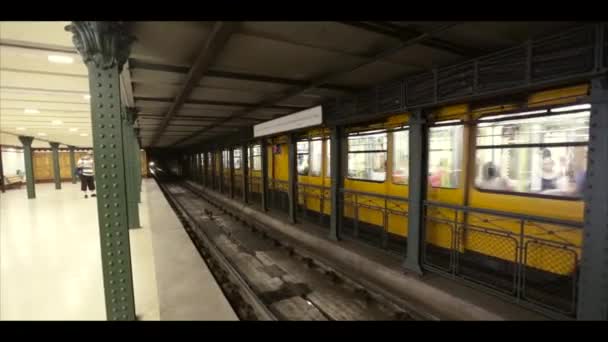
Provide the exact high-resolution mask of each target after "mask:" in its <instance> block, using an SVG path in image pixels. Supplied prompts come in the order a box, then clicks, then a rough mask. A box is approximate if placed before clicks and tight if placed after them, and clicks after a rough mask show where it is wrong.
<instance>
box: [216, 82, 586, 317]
mask: <svg viewBox="0 0 608 342" xmlns="http://www.w3.org/2000/svg"><path fill="white" fill-rule="evenodd" d="M588 95H589V85H588V84H581V85H575V86H570V87H565V88H560V89H552V90H545V91H541V92H537V93H534V94H531V95H529V96H527V98H526V99H525V100H523V101H522V100H521V99H519V100H518V101H513V102H505V103H496V102H495V103H492V104H491V105H482V106H480V105H478V104H460V105H451V106H446V107H442V108H438V109H436V110H434V111H431V112H428V113H427V116H426V117H427V120H428V125H429V129H428V136H427V137H426V141H427V146H426V148H427V149H428V154H427V156H428V160H427V161H426V164H427V169H428V177H427V179H426V183H427V187H426V193H425V206H424V227H423V232H424V234H423V235H424V244H423V248H422V259H423V264H424V266H425V267H427V268H429V269H434V270H439V271H442V272H445V273H450V274H453V275H459V276H462V277H465V278H470V279H473V280H475V281H476V282H478V283H482V284H484V285H488V286H490V287H492V288H494V289H496V290H498V291H500V292H503V293H504V292H506V293H508V294H510V295H516V296H517V297H519V298H526V299H528V300H530V301H538V302H542V303H543V304H546V305H548V306H550V307H552V308H556V307H557V308H558V309H559V310H561V311H564V312H573V310H574V307H573V305H574V303H575V300H574V296H575V294H576V289H575V287H576V277H577V269H578V261H579V259H580V252H581V244H582V229H581V226H582V221H583V201H582V189H583V188H584V185H585V174H586V164H587V143H588V139H589V136H588V129H589V116H590V104H588V103H587V101H588ZM409 118H410V114H409V113H401V114H395V115H392V116H389V117H387V118H386V119H385V120H382V121H378V122H371V123H367V124H360V125H356V126H350V127H346V129H345V132H346V137H344V139H345V143H344V149H343V151H342V156H343V160H344V163H343V164H344V169H345V170H344V173H345V174H344V187H343V189H341V205H342V206H343V210H342V211H343V218H344V222H343V225H342V227H341V231H342V234H350V235H352V236H355V237H357V238H361V239H363V240H365V241H368V242H373V243H375V244H377V245H379V246H381V247H383V248H386V249H388V250H391V251H395V252H398V253H400V254H405V253H406V246H407V243H406V239H407V235H408V191H409V189H408V181H409V147H408V145H409V137H408V135H409V131H408V121H409ZM329 134H330V131H329V129H327V128H324V127H318V128H315V129H310V130H308V131H307V132H304V133H302V134H300V135H299V136H298V141H297V173H298V179H297V184H298V185H297V191H298V207H299V215H300V216H301V217H303V218H312V219H314V220H315V221H316V222H319V223H320V224H322V225H325V226H327V225H329V215H330V213H331V203H330V198H329V188H330V184H331V178H330V175H331V172H332V171H333V170H331V168H330V153H329V150H330V140H329ZM267 146H268V147H267V148H268V151H267V156H268V161H267V163H268V183H269V193H270V195H269V197H270V198H269V199H270V204H271V208H272V209H279V210H285V211H286V210H287V203H288V202H287V191H288V186H287V180H288V149H289V145H288V140H287V136H275V137H271V138H268V140H267ZM248 149H249V150H248V157H249V160H248V167H249V175H250V178H249V188H248V189H246V190H247V191H249V193H250V198H252V199H253V200H254V202H255V201H256V200H258V199H259V197H256V196H259V194H260V192H261V185H260V184H261V150H260V145H259V144H253V145H251V146H248ZM220 153H223V154H224V155H223V156H224V158H223V160H224V165H223V179H224V184H225V187H224V188H225V189H228V187H229V183H230V182H229V172H230V171H229V163H228V157H229V152H228V150H226V151H217V152H216V153H215V161H216V162H215V168H216V171H215V172H216V175H217V174H219V172H220V164H219V154H220ZM233 153H234V160H235V161H234V163H235V165H234V166H235V170H234V174H235V193H236V194H237V196H238V195H240V194H241V191H243V189H242V186H241V184H242V160H241V152H240V147H237V148H235V149H234V150H233ZM209 165H211V163H210V164H209ZM209 171H210V170H209ZM547 293H549V296H547Z"/></svg>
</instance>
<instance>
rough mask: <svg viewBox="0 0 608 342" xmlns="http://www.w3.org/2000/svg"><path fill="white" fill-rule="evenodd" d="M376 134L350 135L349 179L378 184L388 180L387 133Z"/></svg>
mask: <svg viewBox="0 0 608 342" xmlns="http://www.w3.org/2000/svg"><path fill="white" fill-rule="evenodd" d="M375 132H377V131H375ZM375 132H374V134H351V135H349V137H348V177H349V178H353V179H360V180H370V181H378V182H383V181H384V180H385V179H386V154H387V152H386V141H387V134H386V132H383V133H375Z"/></svg>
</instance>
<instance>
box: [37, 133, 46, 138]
mask: <svg viewBox="0 0 608 342" xmlns="http://www.w3.org/2000/svg"><path fill="white" fill-rule="evenodd" d="M38 135H39V136H41V137H44V136H46V133H38Z"/></svg>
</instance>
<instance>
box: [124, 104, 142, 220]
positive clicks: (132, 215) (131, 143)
mask: <svg viewBox="0 0 608 342" xmlns="http://www.w3.org/2000/svg"><path fill="white" fill-rule="evenodd" d="M122 115H123V116H122V132H123V149H124V155H125V171H126V186H127V208H128V209H127V211H128V222H129V228H140V227H141V225H140V222H139V198H138V197H139V196H138V195H139V190H138V186H137V181H138V178H137V172H138V170H137V162H136V158H137V152H138V151H136V145H135V142H136V137H135V132H134V130H133V123H134V122H135V115H136V110H135V108H124V110H123V113H122Z"/></svg>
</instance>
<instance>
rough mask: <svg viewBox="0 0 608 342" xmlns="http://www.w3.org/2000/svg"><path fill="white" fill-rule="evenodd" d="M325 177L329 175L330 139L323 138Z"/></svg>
mask: <svg viewBox="0 0 608 342" xmlns="http://www.w3.org/2000/svg"><path fill="white" fill-rule="evenodd" d="M325 163H326V164H325V177H330V176H331V140H329V139H326V140H325Z"/></svg>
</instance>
